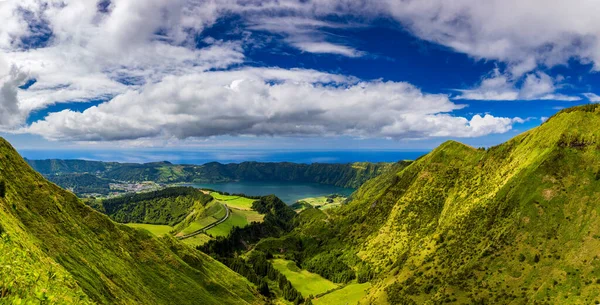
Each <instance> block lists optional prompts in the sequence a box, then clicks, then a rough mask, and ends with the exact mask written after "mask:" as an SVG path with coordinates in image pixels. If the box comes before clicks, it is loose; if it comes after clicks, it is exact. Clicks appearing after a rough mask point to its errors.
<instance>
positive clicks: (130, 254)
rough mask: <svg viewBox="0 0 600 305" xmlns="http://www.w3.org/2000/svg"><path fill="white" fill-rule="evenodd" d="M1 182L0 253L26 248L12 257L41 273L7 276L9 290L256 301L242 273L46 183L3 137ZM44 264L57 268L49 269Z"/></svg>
mask: <svg viewBox="0 0 600 305" xmlns="http://www.w3.org/2000/svg"><path fill="white" fill-rule="evenodd" d="M0 181H5V183H6V194H5V198H3V199H0V207H1V208H0V216H1V217H0V226H2V228H3V229H2V230H3V231H4V232H5V234H6V235H7V236H8V238H9V240H11V242H6V241H5V239H3V241H2V243H3V244H2V246H1V247H0V256H2V257H4V255H6V252H7V251H25V252H26V253H31V255H28V257H27V258H24V259H23V262H19V264H23V266H25V267H24V269H27V270H28V272H29V271H31V272H37V273H39V274H40V276H39V281H38V282H36V283H34V284H33V285H32V284H28V283H27V281H28V280H27V279H25V280H19V279H17V280H16V281H14V282H15V283H16V284H15V285H16V286H15V287H16V288H13V289H14V291H15V293H14V294H13V295H15V296H16V295H20V296H23V297H28V298H32V297H35V296H31V294H34V293H36V291H37V290H36V289H37V288H38V287H40V288H44V287H46V284H45V283H48V285H49V286H47V287H49V288H48V289H47V290H48V292H49V293H52V294H53V295H56V297H57V298H60V299H61V300H64V302H65V303H73V302H72V300H74V299H76V298H80V297H81V298H83V299H84V300H85V299H86V298H87V297H89V299H91V300H92V301H95V302H98V303H105V304H112V303H121V304H198V303H201V304H247V303H261V301H260V300H259V299H257V297H256V296H255V293H254V292H253V289H252V288H250V286H249V283H248V282H247V281H246V280H245V279H243V278H242V277H240V276H239V275H237V274H236V273H234V272H232V271H230V270H229V269H227V268H226V267H224V266H223V265H222V264H220V263H218V262H216V261H214V260H213V259H211V258H210V257H208V256H206V255H203V254H201V253H200V252H198V251H193V250H191V249H189V248H187V247H184V246H182V245H181V244H180V243H178V242H177V241H175V240H173V239H169V238H163V239H157V238H155V237H153V236H152V235H151V234H150V233H148V232H145V231H142V230H136V229H133V228H129V227H127V226H124V225H118V224H116V223H114V222H113V221H111V220H110V219H109V218H108V217H107V216H104V215H102V214H100V213H99V212H96V211H94V210H93V209H91V208H89V207H87V206H85V205H84V204H83V203H81V202H80V201H79V200H78V199H77V198H76V197H75V196H74V195H73V194H71V193H69V192H66V191H64V190H62V189H60V188H59V187H57V186H55V185H54V184H52V183H49V182H47V181H46V180H45V179H44V178H43V177H42V176H41V175H39V174H37V173H36V172H34V171H33V170H32V169H31V168H30V167H29V166H28V165H27V164H26V163H25V162H24V160H23V159H22V158H21V157H20V156H19V155H18V154H17V153H16V152H15V151H14V149H13V148H12V147H11V146H10V145H9V144H8V143H7V142H6V141H4V140H0ZM15 249H16V250H15ZM11 257H12V256H11ZM53 262H56V263H58V264H59V265H57V264H56V263H54V264H53ZM2 264H4V260H3V261H2ZM53 265H54V266H53ZM49 269H51V270H50V271H52V272H56V273H57V274H58V275H57V276H49V275H48V274H51V273H49V272H50V271H49ZM65 270H66V271H65ZM67 272H68V273H69V274H70V275H69V274H67ZM2 274H3V275H2V276H4V273H2ZM17 276H20V275H17ZM33 276H35V275H33ZM71 277H72V279H71ZM0 278H1V277H0ZM2 280H4V279H3V278H2ZM9 280H10V279H9ZM75 281H76V283H75ZM2 285H3V283H0V286H2ZM31 285H32V286H31ZM29 287H31V288H32V289H29ZM79 287H81V288H79ZM82 292H83V293H85V294H86V295H87V297H86V295H82ZM0 301H2V302H3V300H2V299H0ZM2 302H0V303H2Z"/></svg>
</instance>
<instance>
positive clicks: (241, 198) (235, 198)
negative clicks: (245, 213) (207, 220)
mask: <svg viewBox="0 0 600 305" xmlns="http://www.w3.org/2000/svg"><path fill="white" fill-rule="evenodd" d="M210 195H211V196H213V197H214V198H215V199H216V200H219V201H221V202H223V203H225V204H227V205H228V206H229V207H232V208H236V209H240V210H252V203H253V202H254V201H255V200H256V199H252V198H249V197H248V196H245V195H225V194H224V193H222V192H214V191H213V192H210Z"/></svg>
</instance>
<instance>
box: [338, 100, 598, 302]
mask: <svg viewBox="0 0 600 305" xmlns="http://www.w3.org/2000/svg"><path fill="white" fill-rule="evenodd" d="M598 109H600V108H598V107H597V106H596V105H594V106H592V107H590V106H588V107H583V108H576V109H571V110H569V111H563V112H562V113H559V114H558V115H556V116H555V117H553V118H552V119H551V120H549V121H548V122H546V123H544V124H543V125H542V126H540V127H539V128H536V129H534V130H531V131H529V132H526V133H524V134H522V135H520V136H518V137H516V138H514V139H512V140H510V141H508V142H507V143H504V144H502V145H499V146H496V147H493V148H491V149H489V150H487V151H484V150H476V149H473V148H470V147H467V146H465V145H462V144H460V143H456V142H448V143H445V144H444V145H442V146H440V147H439V148H438V149H436V150H435V151H433V152H432V153H430V154H428V155H427V156H425V157H423V158H421V159H420V160H418V161H416V162H415V163H413V164H412V165H410V166H409V167H407V168H406V169H404V170H403V171H401V172H399V173H398V174H397V178H394V179H393V180H391V181H389V183H388V184H387V185H386V186H385V188H382V187H381V186H380V185H379V186H377V188H378V190H375V191H373V190H372V188H373V186H372V185H370V184H367V185H366V186H365V187H364V188H363V189H361V190H360V191H359V192H358V193H357V195H356V199H355V201H354V203H353V204H351V207H348V208H351V209H353V210H354V211H351V212H348V211H346V213H350V214H352V215H355V216H356V215H357V214H358V215H360V216H362V217H364V219H363V221H361V224H360V225H354V226H352V230H351V232H350V233H349V235H350V236H355V237H358V238H359V239H360V238H361V237H363V239H362V240H364V242H363V243H362V244H361V245H360V246H358V247H356V249H357V250H358V253H357V254H358V256H359V257H360V258H361V259H362V260H364V261H365V262H367V263H369V264H370V265H371V266H374V267H375V268H376V269H377V271H378V273H379V275H380V278H379V279H378V280H377V281H376V282H377V285H376V287H375V288H374V289H372V291H371V294H370V296H369V298H368V299H367V300H365V302H366V303H370V302H376V303H386V302H389V303H392V304H410V303H412V302H415V303H417V304H421V303H439V302H449V303H452V302H457V303H485V304H487V303H496V304H508V303H514V304H521V303H534V302H535V303H549V304H556V303H569V304H590V303H593V302H594V301H595V300H596V299H597V298H598V297H600V285H599V283H600V281H597V280H596V279H597V278H599V277H600V268H599V267H600V259H599V257H598V250H600V240H599V238H598V236H600V219H598V212H600V205H599V204H598V202H600V174H599V173H600V146H599V144H600V142H599V140H600V128H597V127H596V126H600V112H599V110H598ZM371 218H372V219H374V220H376V221H373V220H371ZM379 221H382V222H379ZM378 224H379V225H378ZM369 228H371V230H369ZM373 229H376V230H373ZM371 232H372V233H371ZM365 237H366V238H365Z"/></svg>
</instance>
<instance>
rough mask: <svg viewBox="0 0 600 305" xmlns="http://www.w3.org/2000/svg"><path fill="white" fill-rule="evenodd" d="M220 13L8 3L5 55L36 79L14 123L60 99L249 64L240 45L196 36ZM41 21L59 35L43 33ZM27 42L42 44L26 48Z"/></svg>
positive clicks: (0, 36)
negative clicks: (200, 41)
mask: <svg viewBox="0 0 600 305" xmlns="http://www.w3.org/2000/svg"><path fill="white" fill-rule="evenodd" d="M215 10H216V7H215V5H214V4H213V3H210V2H207V3H199V2H197V1H170V0H151V1H142V2H140V1H134V0H123V1H113V2H111V3H110V4H109V5H108V7H106V8H105V9H103V10H100V9H98V1H96V0H82V1H66V2H65V1H37V0H36V1H34V0H25V1H16V0H7V1H2V2H0V18H2V17H6V19H3V20H6V24H7V25H8V26H7V27H4V26H3V27H2V28H0V52H2V53H4V55H5V57H6V60H7V61H8V62H9V65H14V66H16V67H18V68H19V69H20V70H21V71H26V72H27V73H28V74H29V75H30V77H32V78H35V80H36V82H35V84H33V85H32V86H31V87H30V88H29V89H28V90H26V91H21V92H19V94H18V102H17V103H18V107H19V109H20V110H21V111H22V112H23V113H25V115H24V116H21V120H20V121H19V120H12V121H11V122H12V124H13V125H17V124H19V123H22V122H23V118H24V117H26V115H27V113H29V112H31V111H33V110H37V109H43V108H45V107H47V106H49V105H51V104H54V103H60V102H77V101H79V102H86V101H88V100H91V99H109V98H110V97H112V96H116V95H119V94H122V93H125V92H127V91H128V90H130V89H132V88H136V87H139V86H142V85H143V84H146V83H153V82H159V81H160V80H161V79H162V78H164V77H165V76H167V75H183V74H187V73H198V72H201V71H206V70H210V69H223V68H227V67H229V66H231V65H235V64H239V63H242V62H243V61H244V58H245V57H244V55H243V50H242V48H241V45H240V43H239V42H236V41H229V42H223V41H213V43H212V44H211V45H209V46H208V47H205V48H202V49H196V48H195V46H194V45H193V43H194V39H195V35H196V34H197V33H199V32H201V31H202V30H203V29H204V27H206V26H207V25H210V24H212V23H214V21H215V19H216V18H217V16H218V15H217V14H216V13H215ZM3 22H4V21H3ZM35 24H41V25H43V26H44V27H46V28H47V30H45V31H47V32H49V33H51V34H52V35H51V37H50V38H40V37H36V33H35V32H32V25H35ZM32 36H33V38H32ZM26 39H29V40H31V39H33V41H37V44H40V45H39V46H38V45H36V44H35V43H34V45H33V46H28V45H25V44H24V40H26ZM44 39H46V40H44Z"/></svg>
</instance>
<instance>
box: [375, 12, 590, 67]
mask: <svg viewBox="0 0 600 305" xmlns="http://www.w3.org/2000/svg"><path fill="white" fill-rule="evenodd" d="M386 3H387V9H388V10H389V11H390V14H391V15H392V16H394V18H396V19H397V20H399V21H400V22H402V23H403V24H404V25H406V26H407V27H409V28H410V29H411V31H412V32H413V33H414V34H415V35H417V36H419V37H421V38H423V39H426V40H429V41H433V42H436V43H439V44H442V45H445V46H449V47H451V48H453V49H455V50H457V51H459V52H463V53H466V54H469V55H471V56H474V57H476V58H486V59H496V60H500V61H504V62H507V63H509V64H511V65H512V67H513V68H514V70H513V71H511V72H512V73H514V74H515V75H520V74H521V73H525V72H528V71H531V70H533V69H534V68H535V67H536V66H537V65H538V64H543V65H547V66H554V65H557V64H565V63H567V61H568V60H569V59H570V58H575V59H578V60H580V61H582V62H593V63H594V64H595V67H596V69H598V68H600V32H598V29H599V28H600V19H598V18H597V13H598V3H597V2H596V1H587V0H578V1H562V0H529V1H525V2H524V1H521V0H489V1H478V0H458V1H450V2H449V1H444V0H432V1H419V0H408V1H402V2H398V1H394V0H388V1H386Z"/></svg>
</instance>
